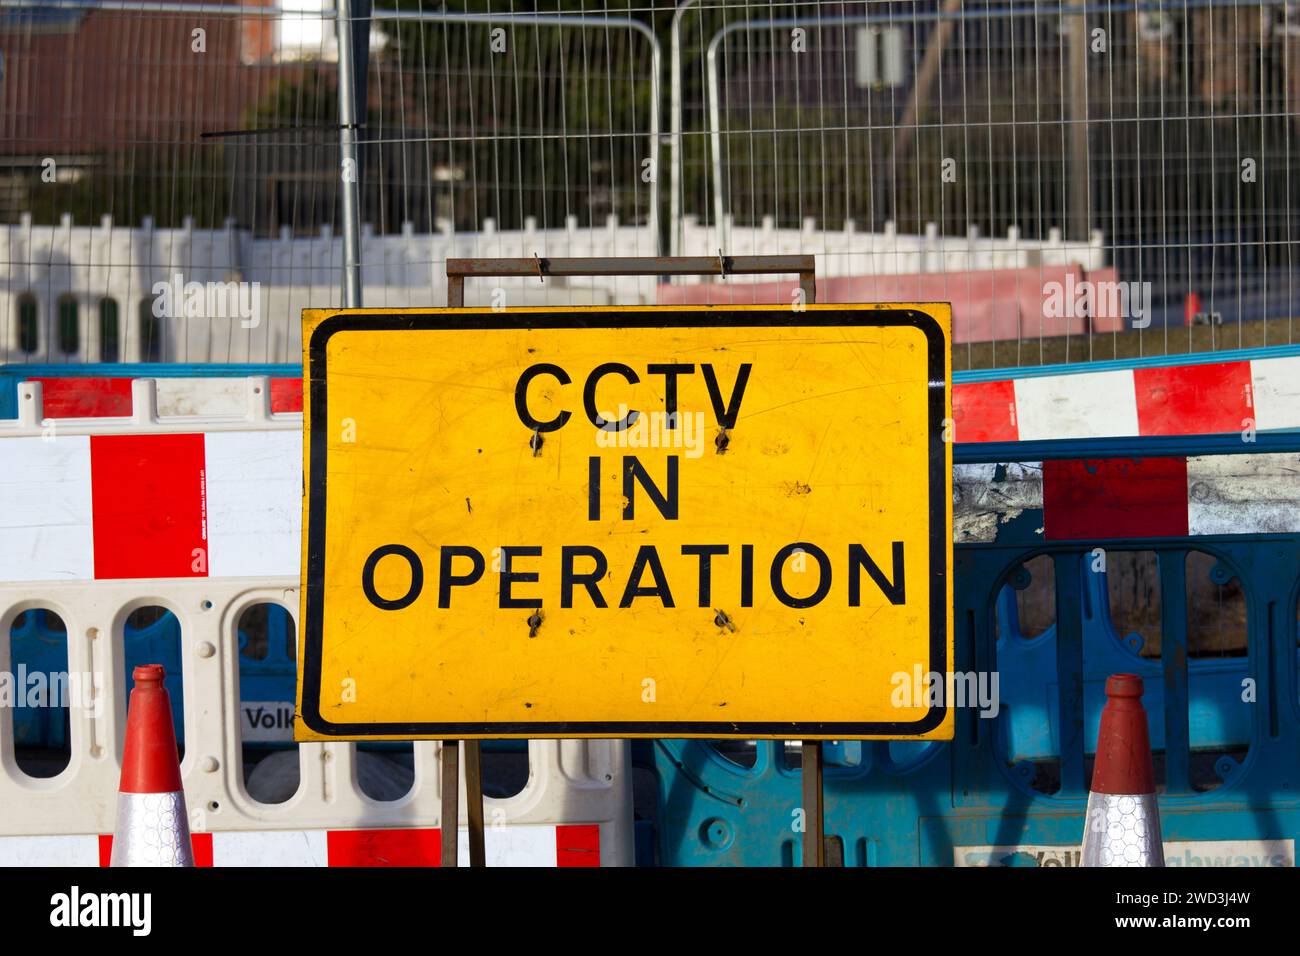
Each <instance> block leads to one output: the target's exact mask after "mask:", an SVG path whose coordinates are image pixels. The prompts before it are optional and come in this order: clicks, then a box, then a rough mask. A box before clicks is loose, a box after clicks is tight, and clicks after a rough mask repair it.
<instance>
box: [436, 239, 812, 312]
mask: <svg viewBox="0 0 1300 956" xmlns="http://www.w3.org/2000/svg"><path fill="white" fill-rule="evenodd" d="M782 273H787V274H788V273H793V274H795V275H798V276H799V288H800V289H802V290H803V294H804V301H805V302H808V303H812V302H816V301H817V281H816V279H817V262H816V259H814V257H813V256H807V255H797V256H724V255H722V254H721V251H719V254H718V255H716V256H629V257H627V258H621V259H620V258H611V257H595V258H590V259H576V258H556V259H549V258H545V257H541V256H537V255H533V256H532V258H514V259H448V260H447V306H448V308H452V309H463V308H464V307H465V280H466V279H468V278H472V277H489V276H490V277H502V276H523V277H534V276H537V277H541V276H588V277H590V276H620V277H621V276H724V277H725V276H733V275H751V276H752V275H780V274H782Z"/></svg>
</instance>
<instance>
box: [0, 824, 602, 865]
mask: <svg viewBox="0 0 1300 956" xmlns="http://www.w3.org/2000/svg"><path fill="white" fill-rule="evenodd" d="M460 841H461V847H460V853H459V855H458V856H457V860H459V861H460V865H461V866H469V831H468V830H461V831H460ZM114 842H115V841H114V839H113V837H112V836H109V835H100V836H95V835H90V836H7V837H6V836H0V863H3V864H4V865H7V866H108V865H109V860H110V859H111V857H112V852H113V846H114ZM191 843H192V848H193V860H194V865H195V866H312V867H316V866H338V867H344V866H441V865H442V831H441V830H440V829H438V828H437V827H403V828H399V829H375V830H257V831H242V832H241V831H231V832H225V831H222V832H216V833H195V834H193V835H192V838H191ZM484 850H485V851H486V854H487V865H488V866H532V867H590V866H600V862H601V850H600V827H599V826H597V825H595V824H579V825H572V824H570V825H561V826H526V827H525V826H504V827H488V828H487V830H486V831H485V833H484Z"/></svg>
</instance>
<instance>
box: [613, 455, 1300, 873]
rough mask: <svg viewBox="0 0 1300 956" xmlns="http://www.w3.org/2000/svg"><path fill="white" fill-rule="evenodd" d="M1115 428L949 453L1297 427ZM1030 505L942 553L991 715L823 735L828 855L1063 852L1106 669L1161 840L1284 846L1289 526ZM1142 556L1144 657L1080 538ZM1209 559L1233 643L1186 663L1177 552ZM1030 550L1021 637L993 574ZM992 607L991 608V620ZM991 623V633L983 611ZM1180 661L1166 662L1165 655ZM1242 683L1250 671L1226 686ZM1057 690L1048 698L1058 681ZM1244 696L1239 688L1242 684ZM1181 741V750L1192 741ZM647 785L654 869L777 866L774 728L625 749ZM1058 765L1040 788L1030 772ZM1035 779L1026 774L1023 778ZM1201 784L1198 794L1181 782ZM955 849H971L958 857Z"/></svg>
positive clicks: (1293, 570) (1182, 569) (957, 638)
mask: <svg viewBox="0 0 1300 956" xmlns="http://www.w3.org/2000/svg"><path fill="white" fill-rule="evenodd" d="M1259 437H1260V441H1259V443H1258V444H1256V445H1253V446H1252V445H1245V446H1244V445H1243V443H1242V442H1241V440H1240V438H1239V437H1237V436H1230V437H1229V438H1227V439H1224V438H1220V437H1215V436H1206V437H1192V438H1177V439H1120V440H1098V441H1088V442H1033V443H1028V442H1026V443H1019V444H1016V445H1009V444H1008V445H967V446H957V449H956V456H957V458H958V459H959V460H964V461H968V462H976V461H984V462H1006V461H1037V460H1043V459H1044V458H1115V457H1143V456H1146V455H1153V454H1165V455H1169V454H1195V453H1198V452H1205V451H1215V452H1218V453H1233V452H1246V451H1250V452H1260V451H1291V452H1295V451H1300V435H1290V434H1287V435H1278V434H1273V435H1268V436H1265V435H1261V436H1259ZM1041 526H1042V513H1041V512H1026V513H1025V514H1023V515H1022V516H1021V518H1020V519H1017V520H1013V521H1010V522H1008V523H1006V524H1005V525H1003V526H1002V528H1001V529H1000V531H999V537H998V539H997V540H996V541H995V542H993V543H990V544H963V545H958V546H957V547H956V549H955V559H954V560H955V568H954V571H955V575H954V576H955V592H956V593H955V608H954V630H955V634H954V643H955V661H954V670H956V671H959V672H975V673H981V674H992V673H994V672H998V673H999V675H1000V678H1001V688H1000V689H1001V694H1000V698H1001V706H1000V711H999V713H998V714H997V716H996V717H994V718H992V719H981V718H980V717H979V716H978V711H977V710H976V709H973V708H957V709H956V711H955V713H956V727H955V738H954V740H953V741H951V742H943V743H938V742H902V741H883V742H878V741H866V742H861V743H859V742H844V743H842V744H839V745H835V746H831V747H829V748H828V754H827V763H828V764H829V766H828V767H827V770H826V777H825V811H826V821H827V822H826V832H827V835H828V836H831V837H834V838H837V839H838V840H839V841H840V842H841V845H842V849H843V856H844V861H845V863H846V864H847V865H858V866H861V865H870V866H887V865H928V866H950V865H953V863H954V862H955V860H956V858H957V856H958V855H960V856H961V857H962V858H963V859H964V860H965V861H966V862H970V861H972V860H975V861H979V860H980V859H983V860H984V861H985V862H988V861H989V860H990V859H991V860H992V861H993V862H1011V863H1027V864H1029V865H1033V864H1034V862H1035V859H1034V857H1033V856H1032V855H1031V854H1029V853H1015V852H1008V851H988V850H985V851H982V852H981V851H975V850H974V849H973V848H980V847H984V848H987V847H1025V846H1058V847H1068V846H1075V847H1077V845H1078V843H1079V841H1080V839H1081V835H1082V832H1083V829H1082V828H1083V810H1084V806H1085V803H1086V799H1087V790H1088V777H1089V771H1090V759H1089V751H1090V749H1091V748H1092V747H1093V746H1094V745H1095V741H1096V733H1097V724H1098V720H1099V712H1100V709H1101V703H1102V693H1101V683H1102V681H1103V680H1104V677H1105V675H1106V674H1108V673H1112V672H1115V671H1118V670H1125V671H1135V672H1136V673H1138V674H1141V675H1142V676H1143V677H1144V678H1145V684H1146V698H1145V705H1146V707H1147V712H1148V715H1149V719H1150V724H1151V731H1152V739H1153V747H1154V748H1156V749H1157V751H1158V753H1157V759H1156V765H1157V777H1158V779H1160V780H1161V781H1163V788H1162V793H1161V796H1160V809H1161V821H1162V828H1163V831H1164V838H1165V839H1166V840H1167V841H1223V840H1232V841H1253V840H1276V839H1290V840H1294V839H1295V838H1296V837H1297V836H1298V835H1300V793H1298V791H1300V699H1298V698H1297V686H1298V683H1300V682H1298V681H1297V660H1296V637H1297V626H1296V621H1297V603H1296V602H1297V586H1298V582H1300V534H1269V535H1240V536H1197V537H1195V538H1143V539H1141V540H1095V541H1068V542H1059V543H1051V542H1044V541H1043V540H1042V538H1041V536H1040V535H1037V534H1035V533H1034V531H1035V529H1036V528H1038V527H1041ZM1099 547H1100V548H1104V549H1105V550H1106V551H1107V552H1110V553H1113V552H1115V551H1120V550H1141V551H1148V552H1154V553H1155V555H1156V560H1157V561H1158V566H1159V574H1160V582H1161V592H1162V601H1161V634H1162V656H1161V657H1160V658H1158V659H1147V658H1143V657H1141V656H1139V654H1138V652H1137V651H1138V647H1137V646H1136V644H1135V643H1134V642H1133V641H1132V640H1131V639H1128V638H1126V637H1124V636H1121V635H1119V634H1117V633H1116V632H1115V629H1114V627H1113V625H1112V624H1111V622H1110V619H1109V615H1108V613H1107V611H1106V608H1107V602H1106V591H1105V578H1104V575H1103V574H1100V573H1093V572H1092V571H1091V562H1092V560H1093V550H1094V549H1095V548H1099ZM1192 551H1199V552H1202V553H1206V554H1209V555H1211V556H1212V557H1213V558H1214V559H1216V561H1217V564H1216V566H1215V568H1214V571H1213V572H1212V573H1213V574H1214V575H1215V580H1216V582H1218V583H1225V582H1226V581H1228V580H1230V579H1232V578H1236V579H1237V580H1238V581H1239V582H1240V584H1241V586H1242V589H1243V593H1244V600H1245V601H1246V608H1247V620H1246V641H1247V651H1246V654H1245V656H1244V657H1225V658H1221V659H1204V658H1202V659H1191V660H1188V648H1187V636H1186V635H1187V626H1186V625H1187V613H1188V612H1187V605H1186V601H1185V599H1183V596H1185V595H1186V592H1187V589H1186V580H1185V573H1186V566H1187V562H1186V558H1187V555H1188V553H1189V552H1192ZM1039 555H1045V556H1046V557H1047V558H1048V559H1049V560H1050V562H1051V568H1052V571H1051V573H1052V575H1053V579H1054V585H1055V601H1056V623H1055V626H1054V627H1052V628H1050V629H1049V630H1047V631H1045V632H1044V633H1042V634H1040V635H1039V636H1037V637H1035V638H1032V639H1026V638H1025V637H1024V636H1023V635H1022V634H1021V633H1020V632H1019V628H1018V626H1017V624H1016V618H1015V614H1014V598H1013V595H1012V593H1011V590H1010V589H1012V588H1014V587H1017V586H1020V587H1023V586H1025V584H1026V583H1027V573H1028V572H1027V571H1026V570H1025V567H1024V566H1025V564H1026V563H1027V562H1029V561H1030V560H1031V559H1033V558H1035V557H1037V556H1039ZM999 614H1000V615H1001V616H1000V619H999V617H998V615H999ZM999 620H1000V621H1001V623H1002V624H1003V625H1004V627H1003V636H1002V639H1001V640H999V639H998V637H997V623H998V621H999ZM1184 662H1185V663H1186V668H1185V669H1184V668H1183V667H1182V666H1181V665H1182V664H1183V663H1184ZM1247 680H1249V681H1250V682H1253V685H1251V684H1246V685H1243V681H1247ZM1062 688H1064V689H1065V690H1064V693H1062V690H1061V689H1062ZM1250 690H1253V693H1254V695H1255V696H1254V701H1253V702H1247V701H1246V699H1245V698H1244V696H1243V695H1247V696H1248V691H1250ZM1193 742H1195V745H1196V746H1195V747H1193ZM635 754H636V759H637V762H638V763H639V764H640V765H642V766H645V767H648V768H649V769H650V770H651V771H652V772H653V773H654V775H655V778H656V780H657V794H656V795H657V806H656V808H655V820H656V832H657V851H658V852H657V862H659V863H660V864H662V865H673V866H710V865H739V864H747V865H769V866H771V865H797V864H798V862H799V859H800V840H801V834H800V833H799V832H797V830H796V824H797V822H798V821H799V819H800V815H799V814H798V813H797V811H798V809H799V807H800V803H801V798H800V774H799V772H798V770H797V769H794V768H793V767H789V766H787V760H786V757H785V753H784V748H783V745H782V744H781V742H759V743H758V744H757V746H756V749H755V751H754V752H753V754H752V757H753V761H754V762H753V765H752V766H748V767H747V766H743V765H742V764H741V763H739V762H737V761H735V760H732V759H729V758H728V757H727V756H726V755H725V754H724V752H723V750H722V749H721V748H720V747H719V746H716V745H714V744H713V743H710V742H708V741H688V740H657V741H650V742H646V743H644V744H639V745H638V747H637V749H636V751H635ZM1045 771H1046V772H1047V775H1048V780H1051V779H1053V778H1054V779H1059V789H1056V790H1055V792H1046V791H1050V790H1051V789H1052V787H1051V786H1050V785H1049V784H1048V783H1047V782H1045V780H1044V776H1043V775H1044V772H1045ZM1036 778H1037V780H1038V785H1037V786H1035V781H1036ZM1198 782H1199V783H1201V784H1202V785H1203V786H1204V785H1207V784H1213V783H1216V782H1217V783H1218V786H1216V787H1214V788H1213V789H1209V790H1203V789H1198V787H1197V786H1196V784H1197V783H1198ZM963 848H972V849H971V850H970V852H963Z"/></svg>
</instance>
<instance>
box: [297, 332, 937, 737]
mask: <svg viewBox="0 0 1300 956" xmlns="http://www.w3.org/2000/svg"><path fill="white" fill-rule="evenodd" d="M792 318H795V317H794V316H792V314H791V313H790V311H788V310H786V309H773V310H770V311H769V310H759V309H755V310H753V311H736V310H732V309H726V308H705V307H702V308H700V309H699V310H696V311H662V312H661V311H658V310H646V311H619V310H617V309H615V308H611V309H609V310H600V311H595V310H593V311H591V312H523V311H519V312H488V311H484V312H458V311H452V310H449V311H447V312H439V313H429V314H424V315H415V314H404V313H394V314H392V315H383V314H339V315H334V316H331V317H329V318H327V319H324V320H322V321H321V322H320V324H318V325H317V326H316V327H315V328H314V329H313V330H312V333H311V340H310V342H309V343H308V356H309V361H310V367H309V369H308V374H309V376H310V377H309V379H308V381H309V383H310V401H311V435H310V438H309V441H310V455H311V489H310V500H309V508H310V510H309V512H308V518H307V567H306V569H305V570H306V576H305V584H306V601H307V606H306V620H305V621H304V622H303V628H304V631H303V636H304V654H303V661H302V682H303V687H302V713H301V714H300V717H301V719H302V720H303V722H304V723H305V724H306V725H307V726H308V727H309V728H311V729H312V730H313V731H315V732H316V733H319V734H322V735H326V736H337V737H357V736H363V735H368V736H376V737H378V736H388V737H397V738H401V737H418V738H446V739H456V738H464V737H481V736H520V737H533V738H539V737H583V736H609V737H618V736H629V735H643V736H652V737H680V736H682V735H688V736H690V735H702V736H708V737H719V738H722V737H732V738H735V737H739V738H746V737H775V738H792V739H798V738H800V737H805V736H811V735H817V736H829V737H832V738H833V737H837V736H842V737H868V736H889V735H894V736H898V737H914V736H919V735H920V734H923V733H925V732H926V731H929V730H933V729H934V728H935V727H937V726H939V724H940V723H942V722H943V719H944V716H945V715H946V713H947V706H946V704H945V705H942V706H938V707H931V708H930V710H929V711H928V712H927V713H926V715H925V716H924V717H922V718H920V719H919V720H915V721H910V722H908V721H888V722H877V723H853V722H847V723H846V722H799V721H770V722H748V723H734V722H729V721H663V720H647V721H608V722H604V721H549V722H537V723H530V722H511V721H501V722H495V723H361V724H335V723H331V722H330V721H327V720H325V718H324V717H323V716H322V715H321V712H320V683H321V644H322V640H323V622H324V613H325V612H324V607H323V601H324V578H325V474H326V470H325V451H326V444H327V437H326V422H328V420H329V411H328V397H327V396H326V394H325V353H326V345H327V344H328V343H329V340H330V338H331V337H333V336H334V335H335V334H336V333H338V332H347V331H355V330H366V331H376V330H379V331H385V330H388V331H414V330H425V329H430V330H451V331H487V330H490V329H520V328H522V329H530V330H531V329H588V328H602V329H609V328H614V329H621V328H631V329H645V328H717V327H723V328H725V327H745V326H749V327H764V326H769V327H781V328H804V327H809V328H818V327H826V326H844V325H848V326H855V325H857V326H867V327H872V326H880V327H892V326H903V327H910V328H915V329H917V330H918V331H920V332H921V333H922V334H923V335H924V336H925V340H926V345H927V362H926V365H927V369H928V375H929V381H928V383H927V388H928V392H929V394H928V400H929V425H930V435H929V442H928V444H929V450H930V475H929V480H930V494H929V499H930V663H929V667H928V668H927V670H928V671H929V672H932V673H939V674H943V673H946V672H947V649H948V641H947V637H948V634H947V620H948V613H947V611H948V609H947V600H948V586H947V585H948V582H947V561H946V560H945V558H946V555H947V552H948V541H947V524H948V523H947V520H946V516H947V501H946V498H945V494H944V489H945V487H946V482H945V474H944V472H945V468H946V462H947V459H946V455H945V451H944V440H943V420H944V391H945V384H946V380H945V375H944V372H945V362H946V359H947V354H946V353H947V347H946V343H945V341H944V337H943V331H942V329H941V328H940V327H939V325H938V324H937V323H936V322H935V321H934V319H933V318H932V317H931V316H929V315H926V314H925V313H924V312H918V311H916V310H913V309H856V310H855V309H843V310H841V309H826V310H822V309H808V310H806V311H804V312H801V313H798V315H797V320H796V321H791V320H792Z"/></svg>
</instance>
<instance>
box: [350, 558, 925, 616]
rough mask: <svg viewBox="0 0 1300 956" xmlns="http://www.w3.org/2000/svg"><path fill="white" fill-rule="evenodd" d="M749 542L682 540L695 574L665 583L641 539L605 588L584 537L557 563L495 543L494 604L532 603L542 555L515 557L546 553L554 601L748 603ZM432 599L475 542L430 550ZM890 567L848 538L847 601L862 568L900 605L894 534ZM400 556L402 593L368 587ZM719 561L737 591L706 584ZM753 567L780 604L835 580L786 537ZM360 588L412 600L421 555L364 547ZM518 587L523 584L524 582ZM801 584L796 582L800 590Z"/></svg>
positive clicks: (454, 582) (449, 585) (465, 575)
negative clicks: (804, 572) (729, 568)
mask: <svg viewBox="0 0 1300 956" xmlns="http://www.w3.org/2000/svg"><path fill="white" fill-rule="evenodd" d="M754 550H755V549H754V546H753V545H752V544H742V545H740V547H739V548H737V549H735V551H733V550H732V548H731V547H730V546H729V545H725V544H684V545H682V546H681V554H682V555H683V556H685V557H690V558H695V559H696V561H697V573H696V574H695V575H692V578H693V580H689V579H688V580H679V581H675V582H670V581H669V579H668V574H667V572H666V571H665V569H664V563H663V559H662V558H661V556H660V554H659V549H658V548H657V547H655V546H654V545H652V544H646V545H642V546H641V547H640V548H638V549H637V553H636V557H635V558H634V559H633V561H632V567H631V569H630V570H629V572H628V574H627V577H626V580H625V581H624V583H623V586H622V587H621V588H615V589H614V590H611V591H609V593H608V594H607V593H606V591H605V590H602V587H601V583H600V582H601V581H602V580H603V579H604V578H605V577H606V575H607V574H608V573H609V560H608V558H607V557H606V556H605V553H604V552H603V551H601V550H600V549H599V548H597V547H594V546H592V545H586V544H573V545H563V546H561V547H560V548H559V549H558V552H559V554H558V568H557V567H554V565H555V564H556V563H557V562H556V560H555V559H556V557H557V555H556V551H557V549H555V548H550V549H546V548H543V547H542V546H541V545H518V546H512V547H501V548H498V549H497V555H498V556H499V560H500V571H499V572H498V574H497V575H496V577H497V579H498V580H497V585H496V587H497V606H498V607H500V608H540V607H542V606H543V600H542V598H540V597H537V596H536V595H535V594H534V595H527V594H519V593H517V592H516V587H517V586H519V585H535V584H538V583H539V582H540V580H541V567H542V565H543V563H544V562H542V561H539V562H534V563H531V565H530V567H528V568H524V567H521V566H520V564H522V563H523V562H519V561H517V560H516V559H518V558H540V559H550V561H551V563H552V570H553V571H555V572H557V573H558V575H559V585H560V587H559V591H560V607H562V608H571V607H573V606H574V599H575V598H574V596H575V594H576V592H577V591H578V589H582V591H583V592H584V593H585V595H586V597H585V600H587V601H589V602H590V604H591V606H593V607H597V608H607V607H609V606H610V603H609V601H610V598H612V597H614V595H615V593H616V592H617V602H618V603H617V605H616V606H617V607H620V608H627V607H631V606H632V602H633V601H635V600H637V599H639V598H647V599H651V598H653V599H656V600H658V601H659V602H660V603H661V604H662V605H663V606H664V607H676V606H677V601H678V597H679V596H683V595H690V596H691V598H692V599H693V600H694V602H695V603H696V604H697V606H699V607H709V606H711V605H712V604H714V603H715V602H719V601H725V602H728V603H730V602H731V601H732V600H733V599H737V600H739V603H740V606H741V607H753V606H754V587H755V583H754V582H755V554H754ZM437 551H438V554H437V568H438V577H437V601H438V607H440V608H450V607H451V606H452V597H453V594H454V592H455V589H456V588H466V587H472V586H474V585H477V584H479V582H480V581H482V579H483V576H484V573H485V572H486V570H487V564H488V557H487V556H485V555H484V554H483V552H482V551H480V550H479V549H477V548H474V547H470V546H468V545H443V546H442V547H440V548H438V549H437ZM891 551H892V554H891V559H892V560H891V562H890V563H891V565H892V567H891V572H890V575H888V576H887V575H886V574H885V573H884V571H883V570H881V567H880V565H879V564H878V563H877V562H876V561H875V559H874V558H872V556H871V555H870V554H868V553H867V549H866V548H864V547H863V546H862V545H860V544H851V545H849V546H848V549H847V555H846V557H847V565H846V568H845V572H846V573H847V575H848V605H849V607H860V606H861V605H862V573H863V572H864V571H865V572H866V574H867V576H868V577H869V578H870V579H871V581H872V582H873V583H874V584H875V586H876V587H878V588H879V589H880V592H881V593H882V594H883V595H884V596H885V598H886V599H887V600H888V601H889V603H891V604H902V603H904V601H905V600H906V579H905V574H904V557H903V542H901V541H895V542H893V546H892V549H891ZM390 557H391V558H392V559H395V560H401V561H405V562H406V564H407V566H408V569H409V571H410V584H409V586H408V587H407V590H406V593H404V594H400V595H397V596H395V597H393V596H390V597H384V596H383V595H381V594H380V593H379V592H378V590H377V588H376V586H375V573H376V570H377V569H378V566H379V562H380V561H382V560H383V559H384V558H390ZM800 558H802V559H803V560H804V561H805V562H807V563H808V564H809V565H810V567H809V570H810V571H811V570H812V569H813V568H812V566H815V572H814V573H812V574H811V575H809V576H810V577H811V578H812V579H813V580H815V582H816V584H815V586H814V587H812V588H811V589H809V590H808V593H806V594H803V595H801V596H800V595H794V594H791V593H790V590H789V589H788V588H787V586H786V581H785V574H784V572H785V570H786V565H787V563H788V562H790V561H791V559H796V560H798V559H800ZM722 561H739V568H738V570H739V590H738V593H736V594H730V595H722V596H720V595H718V594H715V593H714V592H715V588H714V587H713V582H714V572H715V570H716V569H717V568H718V567H719V566H720V565H721V562H722ZM761 573H763V576H764V577H765V578H766V582H767V585H768V587H769V588H770V593H771V594H772V596H773V597H775V598H776V599H777V600H778V601H780V602H781V603H782V604H784V605H785V606H786V607H794V608H808V607H814V606H815V605H817V604H820V603H821V602H822V601H824V600H825V599H826V597H827V595H828V594H830V590H831V584H832V582H833V581H834V580H835V573H834V568H833V565H832V561H831V557H830V555H828V554H827V553H826V552H825V551H824V550H823V549H821V548H819V547H817V545H815V544H810V543H809V542H806V541H796V542H793V543H791V544H787V545H785V546H784V547H782V548H780V549H779V550H778V551H776V553H775V554H773V555H772V556H771V558H770V561H767V562H765V566H763V567H762V568H761ZM361 587H362V589H363V590H364V591H365V594H366V598H367V599H368V600H369V601H370V603H371V604H373V605H374V606H375V607H377V608H381V609H382V610H385V611H400V610H401V609H402V608H405V607H409V606H410V605H411V604H413V603H415V601H416V599H417V598H419V597H420V595H421V594H422V593H423V592H424V588H425V566H424V561H423V559H422V558H421V557H420V556H419V555H418V554H417V553H416V552H415V551H413V550H412V549H410V548H408V547H407V546H406V545H403V544H386V545H383V546H381V547H378V548H376V549H375V550H374V551H372V552H371V554H370V557H369V558H368V559H367V560H366V564H365V567H364V568H363V569H362V572H361ZM523 590H527V588H524V589H523ZM801 590H803V589H801Z"/></svg>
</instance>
